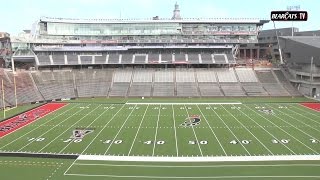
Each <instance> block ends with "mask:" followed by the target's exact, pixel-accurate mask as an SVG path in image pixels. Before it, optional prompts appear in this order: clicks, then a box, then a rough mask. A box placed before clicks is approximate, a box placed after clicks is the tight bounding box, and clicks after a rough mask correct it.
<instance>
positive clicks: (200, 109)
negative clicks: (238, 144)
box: [197, 105, 227, 156]
mask: <svg viewBox="0 0 320 180" xmlns="http://www.w3.org/2000/svg"><path fill="white" fill-rule="evenodd" d="M197 107H198V109H199V111H200V113H201V115H202V117H203V118H204V119H205V120H206V123H207V125H208V127H209V128H210V130H211V132H212V134H213V135H214V137H215V138H216V140H217V141H218V143H219V145H220V147H221V149H222V151H223V152H224V154H225V155H226V156H227V153H226V151H225V149H224V148H223V146H222V144H221V143H220V141H219V139H218V137H217V136H216V133H214V131H213V129H212V127H211V126H210V124H209V122H208V120H207V118H206V117H205V115H204V114H203V112H202V111H201V109H200V107H199V106H198V105H197Z"/></svg>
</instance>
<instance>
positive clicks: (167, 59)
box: [161, 53, 172, 63]
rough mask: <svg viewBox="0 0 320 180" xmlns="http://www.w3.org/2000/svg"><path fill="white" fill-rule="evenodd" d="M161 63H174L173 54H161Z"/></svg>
mask: <svg viewBox="0 0 320 180" xmlns="http://www.w3.org/2000/svg"><path fill="white" fill-rule="evenodd" d="M161 62H168V63H171V62H172V54H168V53H162V54H161Z"/></svg>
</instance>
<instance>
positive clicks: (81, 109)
mask: <svg viewBox="0 0 320 180" xmlns="http://www.w3.org/2000/svg"><path fill="white" fill-rule="evenodd" d="M89 105H91V104H89ZM101 105H102V104H100V105H99V106H97V107H96V108H94V109H93V110H91V111H90V112H88V113H87V114H86V115H84V116H82V117H81V118H80V119H79V120H78V121H76V122H75V123H73V125H72V126H70V127H69V128H68V129H66V130H65V131H63V132H62V133H61V134H59V135H58V136H57V137H55V138H54V139H53V140H51V141H50V142H49V143H48V144H46V145H45V146H44V147H42V148H41V149H40V150H39V151H38V152H41V151H42V150H43V149H44V148H46V147H48V146H49V145H50V144H51V143H52V142H54V141H55V140H56V139H58V138H59V137H60V136H62V135H63V134H64V133H66V132H67V131H69V129H71V128H73V127H74V126H75V125H76V124H78V123H79V122H80V121H81V120H82V119H84V118H85V117H87V116H88V115H89V114H90V113H92V112H93V111H95V110H96V109H97V108H98V107H100V106H101ZM81 110H84V109H81ZM71 117H73V116H71ZM67 119H69V117H68V118H67Z"/></svg>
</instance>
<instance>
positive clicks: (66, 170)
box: [63, 159, 77, 175]
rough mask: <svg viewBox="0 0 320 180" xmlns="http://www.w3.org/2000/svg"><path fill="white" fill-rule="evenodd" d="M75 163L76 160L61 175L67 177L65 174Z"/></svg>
mask: <svg viewBox="0 0 320 180" xmlns="http://www.w3.org/2000/svg"><path fill="white" fill-rule="evenodd" d="M76 161H77V159H76V160H74V161H73V162H72V164H71V165H70V166H69V167H68V168H67V170H66V171H65V172H64V173H63V175H67V174H66V173H67V172H68V171H69V169H70V168H71V167H72V166H73V165H74V163H75V162H76Z"/></svg>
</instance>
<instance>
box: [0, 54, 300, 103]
mask: <svg viewBox="0 0 320 180" xmlns="http://www.w3.org/2000/svg"><path fill="white" fill-rule="evenodd" d="M71 56H72V55H71ZM61 57H63V56H61ZM69 57H70V55H68V58H69ZM75 57H77V56H75ZM101 57H104V58H106V56H101ZM104 58H102V59H100V60H103V59H104ZM0 76H1V77H2V79H3V80H4V86H5V103H6V104H7V105H11V106H12V105H14V104H15V96H14V84H13V77H14V75H13V73H12V72H10V71H7V70H4V69H1V71H0ZM15 78H16V84H17V101H18V103H19V104H22V103H28V102H35V101H41V100H52V99H60V98H72V97H107V96H110V97H115V96H118V97H124V96H130V97H141V96H145V97H149V96H153V97H173V96H178V97H197V96H203V97H215V96H300V95H301V94H300V93H299V92H298V90H297V89H295V88H294V87H293V86H292V85H291V84H290V82H289V81H288V80H287V79H286V77H285V76H284V74H283V73H282V71H280V70H270V69H259V70H255V71H254V70H252V69H249V68H235V69H233V68H229V69H227V68H214V69H213V68H212V69H202V68H196V69H194V68H168V69H165V68H160V69H156V68H150V69H145V68H141V69H140V68H135V69H132V68H125V69H112V68H108V69H82V70H54V71H51V70H43V71H31V72H29V71H18V72H17V74H16V75H15ZM1 104H2V102H1ZM1 104H0V105H1Z"/></svg>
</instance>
